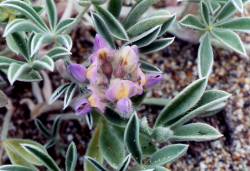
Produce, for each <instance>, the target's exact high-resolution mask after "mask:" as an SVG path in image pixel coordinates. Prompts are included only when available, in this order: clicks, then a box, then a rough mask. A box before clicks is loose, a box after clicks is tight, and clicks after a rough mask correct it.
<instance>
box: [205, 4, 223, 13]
mask: <svg viewBox="0 0 250 171" xmlns="http://www.w3.org/2000/svg"><path fill="white" fill-rule="evenodd" d="M207 5H208V7H209V9H210V11H211V12H212V15H214V14H215V13H217V12H218V11H219V9H220V8H221V5H220V3H218V2H213V1H208V2H207Z"/></svg>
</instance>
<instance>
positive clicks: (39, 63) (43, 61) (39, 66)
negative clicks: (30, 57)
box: [32, 55, 55, 71]
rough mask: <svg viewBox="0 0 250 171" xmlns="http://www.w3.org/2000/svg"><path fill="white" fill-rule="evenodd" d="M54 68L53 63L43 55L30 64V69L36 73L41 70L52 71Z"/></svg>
mask: <svg viewBox="0 0 250 171" xmlns="http://www.w3.org/2000/svg"><path fill="white" fill-rule="evenodd" d="M54 66H55V65H54V61H53V60H52V59H51V58H50V57H49V56H47V55H44V56H43V57H41V58H40V59H38V60H36V61H34V62H33V63H32V68H33V69H34V70H36V71H40V70H43V69H48V70H50V71H54Z"/></svg>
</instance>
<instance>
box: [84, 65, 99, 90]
mask: <svg viewBox="0 0 250 171" xmlns="http://www.w3.org/2000/svg"><path fill="white" fill-rule="evenodd" d="M97 69H98V64H97V62H94V63H93V64H92V65H90V67H88V69H87V73H86V78H87V79H88V80H89V82H90V85H92V84H93V83H94V82H95V80H96V77H97Z"/></svg>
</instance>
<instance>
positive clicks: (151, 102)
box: [142, 98, 170, 106]
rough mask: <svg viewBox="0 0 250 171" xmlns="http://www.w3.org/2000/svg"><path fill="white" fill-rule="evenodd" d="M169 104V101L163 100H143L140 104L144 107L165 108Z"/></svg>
mask: <svg viewBox="0 0 250 171" xmlns="http://www.w3.org/2000/svg"><path fill="white" fill-rule="evenodd" d="M169 102H170V100H169V99H163V98H145V99H144V100H143V102H142V104H146V105H157V106H166V105H167V104H168V103H169Z"/></svg>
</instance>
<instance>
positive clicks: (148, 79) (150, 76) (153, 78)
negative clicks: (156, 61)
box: [144, 73, 163, 88]
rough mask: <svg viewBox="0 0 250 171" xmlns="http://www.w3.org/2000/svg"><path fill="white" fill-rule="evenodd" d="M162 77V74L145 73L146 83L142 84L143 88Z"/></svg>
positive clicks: (153, 83) (155, 82)
mask: <svg viewBox="0 0 250 171" xmlns="http://www.w3.org/2000/svg"><path fill="white" fill-rule="evenodd" d="M162 79H163V75H162V74H159V73H151V74H147V75H146V84H145V85H144V87H145V88H148V87H151V86H153V85H155V84H157V83H158V82H159V81H161V80H162Z"/></svg>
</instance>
